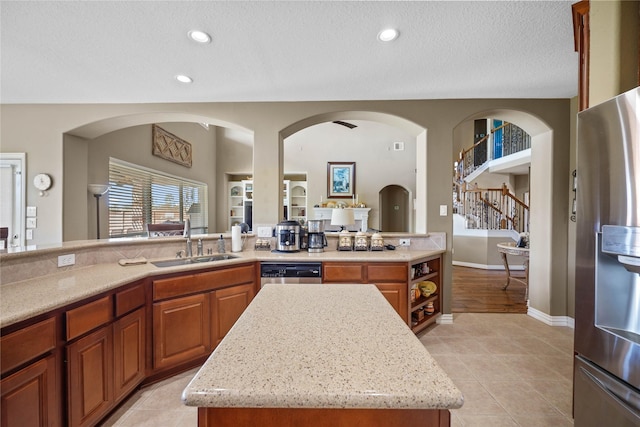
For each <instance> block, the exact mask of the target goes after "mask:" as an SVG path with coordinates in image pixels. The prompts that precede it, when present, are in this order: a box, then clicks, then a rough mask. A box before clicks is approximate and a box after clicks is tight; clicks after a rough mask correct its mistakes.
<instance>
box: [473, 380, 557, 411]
mask: <svg viewBox="0 0 640 427" xmlns="http://www.w3.org/2000/svg"><path fill="white" fill-rule="evenodd" d="M483 386H484V387H485V388H486V389H487V390H488V391H489V393H491V395H492V396H493V397H494V398H495V399H496V401H497V402H498V403H499V404H500V405H501V406H502V407H503V408H504V409H505V410H506V411H507V412H508V413H509V414H510V415H511V416H516V415H523V416H529V417H530V416H533V415H534V414H535V416H560V415H562V414H561V413H560V411H559V410H558V409H556V407H555V406H554V405H552V404H551V403H549V402H548V401H547V399H545V398H544V397H543V396H542V395H541V394H540V393H538V392H537V391H536V390H534V389H533V388H532V387H531V386H530V385H529V382H528V381H488V382H485V383H483Z"/></svg>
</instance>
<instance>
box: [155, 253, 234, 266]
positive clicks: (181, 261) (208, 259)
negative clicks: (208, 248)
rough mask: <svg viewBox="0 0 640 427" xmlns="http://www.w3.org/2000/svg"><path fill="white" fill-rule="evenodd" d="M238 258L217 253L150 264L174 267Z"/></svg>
mask: <svg viewBox="0 0 640 427" xmlns="http://www.w3.org/2000/svg"><path fill="white" fill-rule="evenodd" d="M235 258H238V257H237V256H235V255H229V254H218V255H205V256H198V257H192V258H176V259H170V260H166V261H152V262H151V264H153V265H155V266H156V267H175V266H176V265H189V264H201V263H205V262H213V261H224V260H228V259H235Z"/></svg>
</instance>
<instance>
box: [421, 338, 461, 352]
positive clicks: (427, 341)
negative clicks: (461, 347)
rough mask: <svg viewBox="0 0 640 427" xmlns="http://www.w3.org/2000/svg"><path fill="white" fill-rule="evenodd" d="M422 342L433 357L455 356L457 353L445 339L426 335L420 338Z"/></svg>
mask: <svg viewBox="0 0 640 427" xmlns="http://www.w3.org/2000/svg"><path fill="white" fill-rule="evenodd" d="M420 342H422V344H423V345H424V346H425V348H426V349H427V351H429V353H430V354H431V355H436V354H455V351H454V350H453V349H452V348H451V347H450V346H449V344H447V340H446V339H445V338H441V337H436V336H430V335H425V336H423V337H422V338H420Z"/></svg>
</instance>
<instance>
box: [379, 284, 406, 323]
mask: <svg viewBox="0 0 640 427" xmlns="http://www.w3.org/2000/svg"><path fill="white" fill-rule="evenodd" d="M376 287H377V288H378V290H380V293H381V294H382V295H383V296H384V297H385V298H386V299H387V301H389V304H391V306H392V307H393V308H394V310H395V311H396V313H398V314H399V315H400V317H402V320H404V322H405V323H407V322H408V302H407V284H406V283H376Z"/></svg>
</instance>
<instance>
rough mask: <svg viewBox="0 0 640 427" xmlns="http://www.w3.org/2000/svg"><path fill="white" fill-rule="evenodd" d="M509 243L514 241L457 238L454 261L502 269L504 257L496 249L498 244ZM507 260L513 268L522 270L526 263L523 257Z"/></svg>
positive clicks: (511, 257)
mask: <svg viewBox="0 0 640 427" xmlns="http://www.w3.org/2000/svg"><path fill="white" fill-rule="evenodd" d="M509 241H513V240H512V239H510V238H508V237H479V236H455V237H454V242H453V244H454V248H455V253H454V255H453V260H454V261H456V262H458V263H460V264H461V265H466V266H477V267H478V268H489V269H496V270H498V269H502V268H504V267H503V263H502V257H501V256H500V252H498V251H497V250H496V247H497V245H498V243H503V242H509ZM507 260H508V262H509V266H510V267H512V268H522V266H523V263H524V258H523V257H521V256H514V255H509V256H508V257H507ZM470 264H473V265H470Z"/></svg>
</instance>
